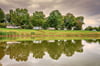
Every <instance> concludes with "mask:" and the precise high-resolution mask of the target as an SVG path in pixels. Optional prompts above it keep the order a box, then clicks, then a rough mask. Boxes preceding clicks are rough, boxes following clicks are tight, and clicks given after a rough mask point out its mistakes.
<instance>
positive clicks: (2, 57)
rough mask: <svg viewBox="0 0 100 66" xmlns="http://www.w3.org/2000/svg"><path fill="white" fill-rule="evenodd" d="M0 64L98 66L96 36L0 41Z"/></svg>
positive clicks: (98, 41) (99, 41) (99, 44)
mask: <svg viewBox="0 0 100 66" xmlns="http://www.w3.org/2000/svg"><path fill="white" fill-rule="evenodd" d="M0 66H100V39H88V40H33V41H32V40H31V41H24V40H23V41H10V40H9V41H0Z"/></svg>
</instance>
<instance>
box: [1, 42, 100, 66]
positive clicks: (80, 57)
mask: <svg viewBox="0 0 100 66" xmlns="http://www.w3.org/2000/svg"><path fill="white" fill-rule="evenodd" d="M82 44H83V45H84V47H83V49H84V51H83V53H77V52H75V54H74V55H73V56H71V57H67V56H65V55H64V54H62V56H61V57H60V58H59V59H58V60H53V59H51V58H50V57H49V55H48V53H47V52H45V56H44V57H43V59H35V58H33V57H32V55H33V54H30V56H29V58H28V60H27V61H26V62H22V61H20V62H16V61H15V60H14V59H13V60H9V56H7V55H5V57H4V58H3V59H2V60H0V63H2V65H3V66H100V44H99V43H87V42H86V41H82Z"/></svg>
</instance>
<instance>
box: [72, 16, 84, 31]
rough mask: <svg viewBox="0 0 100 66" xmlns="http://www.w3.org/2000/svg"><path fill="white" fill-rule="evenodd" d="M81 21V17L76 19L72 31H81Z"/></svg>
mask: <svg viewBox="0 0 100 66" xmlns="http://www.w3.org/2000/svg"><path fill="white" fill-rule="evenodd" d="M83 21H84V17H83V16H79V17H76V25H75V27H74V30H82V25H83V24H84V22H83Z"/></svg>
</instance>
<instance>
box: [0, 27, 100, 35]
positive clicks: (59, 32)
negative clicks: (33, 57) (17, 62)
mask: <svg viewBox="0 0 100 66" xmlns="http://www.w3.org/2000/svg"><path fill="white" fill-rule="evenodd" d="M0 32H8V33H14V34H16V35H24V36H25V35H26V36H28V35H29V36H30V35H35V36H100V31H98V32H97V31H82V30H77V31H69V30H32V29H8V28H0Z"/></svg>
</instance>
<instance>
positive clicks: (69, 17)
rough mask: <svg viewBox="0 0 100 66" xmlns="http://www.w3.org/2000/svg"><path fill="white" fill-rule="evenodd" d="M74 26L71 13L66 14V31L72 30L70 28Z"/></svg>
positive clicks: (74, 22) (73, 17)
mask: <svg viewBox="0 0 100 66" xmlns="http://www.w3.org/2000/svg"><path fill="white" fill-rule="evenodd" d="M75 25H76V20H75V16H74V15H73V14H71V13H67V15H66V16H64V26H65V28H67V30H72V28H73V27H74V26H75Z"/></svg>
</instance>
